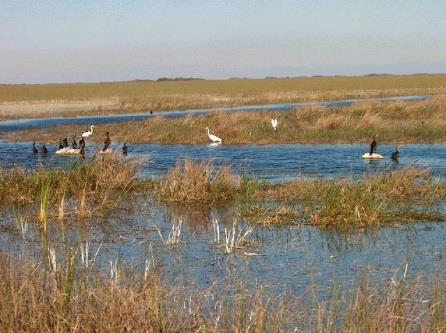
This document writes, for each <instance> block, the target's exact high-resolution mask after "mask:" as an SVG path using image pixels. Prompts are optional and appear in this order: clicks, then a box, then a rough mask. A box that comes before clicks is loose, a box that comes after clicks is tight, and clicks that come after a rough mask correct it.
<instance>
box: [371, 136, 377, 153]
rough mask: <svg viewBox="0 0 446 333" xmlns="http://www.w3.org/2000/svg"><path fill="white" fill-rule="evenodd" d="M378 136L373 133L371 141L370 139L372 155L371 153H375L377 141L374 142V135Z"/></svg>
mask: <svg viewBox="0 0 446 333" xmlns="http://www.w3.org/2000/svg"><path fill="white" fill-rule="evenodd" d="M377 136H378V134H375V135H374V136H373V141H372V143H371V144H370V155H372V154H373V153H376V146H377V143H376V137H377Z"/></svg>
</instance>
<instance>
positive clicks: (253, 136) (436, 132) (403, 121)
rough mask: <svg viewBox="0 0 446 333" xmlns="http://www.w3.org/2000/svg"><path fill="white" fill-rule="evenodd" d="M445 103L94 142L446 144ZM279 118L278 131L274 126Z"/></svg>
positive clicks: (149, 127) (305, 114) (255, 117)
mask: <svg viewBox="0 0 446 333" xmlns="http://www.w3.org/2000/svg"><path fill="white" fill-rule="evenodd" d="M445 102H446V99H445V97H436V98H432V99H430V100H427V101H424V102H417V103H412V104H409V103H402V102H398V103H388V104H382V103H381V104H370V103H364V104H358V105H354V106H351V107H344V108H321V107H307V108H304V109H297V110H293V111H287V112H266V111H265V112H235V113H230V114H228V113H227V112H223V111H216V112H212V113H210V114H207V115H205V116H203V117H193V116H189V117H185V118H179V119H165V118H162V117H157V118H154V119H150V120H146V121H142V122H125V123H120V124H109V125H107V126H102V127H99V126H98V129H97V132H96V133H95V135H94V136H92V140H93V141H95V140H96V141H97V142H100V141H102V139H103V137H104V135H105V132H106V131H109V132H110V133H112V134H113V138H114V140H118V141H121V142H128V143H130V144H142V143H157V144H208V143H209V139H208V137H207V134H206V130H205V128H206V127H209V128H210V129H211V131H212V133H214V134H216V135H217V136H219V137H221V138H222V139H223V142H224V144H230V145H240V144H283V143H287V144H292V143H302V144H306V143H330V144H336V143H364V144H367V145H368V144H369V143H370V139H371V137H372V136H373V135H374V134H376V133H378V134H379V136H378V144H380V143H395V144H406V143H439V142H446V107H445V105H446V103H445ZM271 118H277V119H278V120H279V125H278V128H277V131H274V130H273V128H272V126H271ZM82 130H83V129H81V128H79V127H74V126H56V127H54V128H52V129H51V130H49V131H48V130H46V129H45V130H41V129H35V130H29V131H20V132H13V133H5V134H3V135H2V138H3V139H6V140H9V141H14V140H19V141H30V142H32V141H36V142H42V143H43V142H45V143H53V144H56V143H57V142H58V139H59V138H60V137H65V136H66V133H80V132H81V131H82Z"/></svg>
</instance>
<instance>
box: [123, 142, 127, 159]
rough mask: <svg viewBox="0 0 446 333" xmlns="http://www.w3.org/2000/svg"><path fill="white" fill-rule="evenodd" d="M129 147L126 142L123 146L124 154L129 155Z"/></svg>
mask: <svg viewBox="0 0 446 333" xmlns="http://www.w3.org/2000/svg"><path fill="white" fill-rule="evenodd" d="M127 153H128V149H127V143H124V146H122V155H124V156H127Z"/></svg>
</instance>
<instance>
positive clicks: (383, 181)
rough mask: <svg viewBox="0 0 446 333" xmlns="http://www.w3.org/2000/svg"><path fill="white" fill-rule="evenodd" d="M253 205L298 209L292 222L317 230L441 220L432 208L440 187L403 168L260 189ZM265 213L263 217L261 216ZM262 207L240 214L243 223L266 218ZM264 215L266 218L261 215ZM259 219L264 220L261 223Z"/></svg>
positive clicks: (444, 192) (424, 174)
mask: <svg viewBox="0 0 446 333" xmlns="http://www.w3.org/2000/svg"><path fill="white" fill-rule="evenodd" d="M252 198H253V200H255V201H260V202H265V201H273V202H280V203H288V204H298V205H299V208H290V209H287V214H288V215H289V212H290V211H293V210H294V211H295V212H294V215H295V216H296V217H297V216H299V217H300V218H298V219H297V220H298V221H301V222H305V223H311V224H313V225H318V226H322V227H336V228H351V227H361V226H379V225H382V224H384V223H392V222H399V223H401V222H403V223H404V222H410V221H432V220H433V221H442V220H444V219H445V216H444V214H443V213H442V212H441V210H440V209H439V207H438V204H439V203H441V202H442V201H443V200H444V199H445V198H446V186H445V185H444V184H443V183H442V182H440V181H438V180H436V179H434V177H433V176H432V174H431V173H430V172H428V171H426V170H420V169H416V168H405V169H401V170H397V171H392V172H389V173H380V174H372V175H366V176H364V177H363V178H360V179H357V180H348V179H342V180H314V181H311V180H305V181H295V182H291V183H288V184H281V185H274V186H263V187H262V188H261V189H259V190H258V191H256V192H255V194H254V195H253V196H252ZM265 212H266V213H265ZM268 212H269V210H268V209H266V208H258V209H256V210H252V209H251V210H248V211H247V210H246V209H244V210H242V216H243V213H244V214H245V216H247V217H248V218H249V219H248V221H262V220H268V219H271V213H270V212H269V213H268ZM267 213H268V214H267ZM265 215H266V216H267V217H268V219H266V217H265Z"/></svg>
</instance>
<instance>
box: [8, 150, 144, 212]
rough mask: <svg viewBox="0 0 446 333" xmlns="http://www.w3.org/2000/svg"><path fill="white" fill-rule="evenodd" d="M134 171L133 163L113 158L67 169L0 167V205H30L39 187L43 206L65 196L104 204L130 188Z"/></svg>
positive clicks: (133, 179)
mask: <svg viewBox="0 0 446 333" xmlns="http://www.w3.org/2000/svg"><path fill="white" fill-rule="evenodd" d="M136 170H137V165H136V164H135V163H132V162H129V161H123V160H119V159H117V158H111V159H107V160H106V161H100V160H93V161H85V162H81V163H78V164H75V165H73V166H72V167H68V168H67V169H37V170H32V171H29V170H25V169H21V168H14V169H0V202H1V206H2V207H8V206H11V205H13V206H23V205H33V204H35V203H37V202H39V200H40V199H41V192H42V189H43V188H46V190H45V193H46V194H45V200H44V201H45V202H46V205H47V207H51V206H54V205H58V204H61V205H62V207H63V205H64V203H65V199H74V200H80V201H81V202H82V201H83V202H84V204H85V202H88V203H89V204H90V205H91V206H96V207H97V206H106V205H108V204H110V203H113V202H115V201H116V200H117V199H118V198H119V197H120V196H122V195H124V194H125V193H127V192H128V191H130V190H131V189H132V188H133V186H134V185H135V183H136V181H135V174H136ZM59 207H61V206H59Z"/></svg>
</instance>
